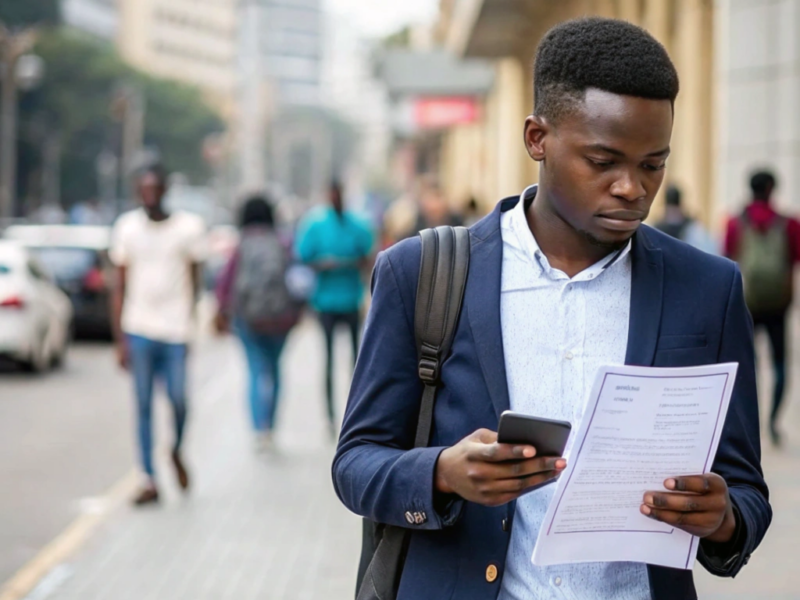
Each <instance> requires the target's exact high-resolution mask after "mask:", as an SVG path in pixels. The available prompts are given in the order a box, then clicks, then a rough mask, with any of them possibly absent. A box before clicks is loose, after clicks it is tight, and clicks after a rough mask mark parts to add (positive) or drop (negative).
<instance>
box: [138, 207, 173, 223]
mask: <svg viewBox="0 0 800 600" xmlns="http://www.w3.org/2000/svg"><path fill="white" fill-rule="evenodd" d="M144 212H145V214H146V215H147V218H148V219H150V220H151V221H155V222H156V223H160V222H161V221H166V220H167V219H169V213H168V212H166V211H165V210H164V209H163V208H161V207H160V206H159V207H158V208H154V209H151V210H148V209H145V211H144Z"/></svg>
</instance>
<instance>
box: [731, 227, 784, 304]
mask: <svg viewBox="0 0 800 600" xmlns="http://www.w3.org/2000/svg"><path fill="white" fill-rule="evenodd" d="M741 223H742V238H741V240H740V242H739V251H738V256H737V257H736V262H738V263H739V268H740V269H741V271H742V279H743V280H744V299H745V302H746V303H747V308H748V309H750V312H751V314H764V313H780V312H784V311H785V310H786V309H788V308H789V305H790V304H791V303H792V263H791V260H790V249H789V229H788V223H787V221H786V219H784V218H782V217H778V218H776V219H775V221H774V222H773V223H772V224H771V225H770V227H769V229H767V230H766V231H759V230H758V229H756V227H755V226H754V225H753V223H752V222H751V221H750V219H749V218H748V217H747V216H746V215H743V216H742V218H741Z"/></svg>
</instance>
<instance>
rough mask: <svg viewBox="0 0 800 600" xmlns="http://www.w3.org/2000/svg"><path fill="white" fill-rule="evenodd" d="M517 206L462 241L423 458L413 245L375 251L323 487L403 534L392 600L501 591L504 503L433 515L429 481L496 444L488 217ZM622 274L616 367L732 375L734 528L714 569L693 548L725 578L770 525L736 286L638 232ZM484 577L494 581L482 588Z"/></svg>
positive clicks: (705, 264)
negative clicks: (625, 327)
mask: <svg viewBox="0 0 800 600" xmlns="http://www.w3.org/2000/svg"><path fill="white" fill-rule="evenodd" d="M518 201H519V199H518V198H508V199H506V200H504V201H502V202H501V203H500V204H498V206H497V208H496V209H495V210H494V212H493V213H492V214H490V215H489V216H487V217H486V218H484V219H483V220H481V221H480V222H479V223H477V224H475V225H474V226H473V227H472V228H471V248H472V258H471V263H470V272H469V279H468V282H467V288H466V292H465V298H464V307H463V309H462V313H461V317H460V320H459V323H458V326H457V329H456V334H455V339H454V342H453V346H452V349H451V353H450V355H449V357H448V358H447V359H446V361H445V362H444V364H443V368H442V385H441V389H440V390H439V393H438V396H437V399H436V408H435V413H434V423H433V430H432V434H431V442H430V446H429V447H428V448H421V449H412V448H413V445H414V433H415V430H416V422H417V416H418V411H419V404H420V399H421V395H422V384H421V383H420V381H419V379H418V377H417V351H416V347H415V343H414V301H415V296H416V289H417V280H418V277H419V262H420V252H421V249H420V248H421V246H420V242H419V238H414V239H410V240H405V241H403V242H401V243H399V244H397V245H396V246H394V247H392V248H390V249H389V250H387V251H386V252H383V253H382V254H381V255H380V256H379V257H378V261H377V264H376V266H375V271H374V274H373V284H372V291H373V299H372V306H371V309H370V312H369V316H368V318H367V323H366V329H365V333H364V339H363V342H362V347H361V352H360V355H359V358H358V364H357V366H356V370H355V375H354V379H353V383H352V387H351V390H350V397H349V401H348V405H347V411H346V413H345V418H344V424H343V427H342V433H341V437H340V440H339V446H338V448H337V452H336V456H335V458H334V462H333V481H334V487H335V489H336V493H337V494H338V495H339V498H340V499H341V500H342V502H343V503H344V504H345V505H346V506H347V507H348V508H349V509H350V510H352V511H353V512H355V513H357V514H359V515H362V516H365V517H368V518H370V519H372V520H374V521H378V522H381V523H389V524H391V525H398V526H402V527H408V528H411V529H413V534H412V537H411V542H410V546H409V549H408V556H407V560H406V564H405V569H404V571H403V576H402V580H401V584H400V592H399V600H428V599H429V600H447V599H457V600H489V599H494V598H496V597H497V594H498V592H499V590H500V582H501V579H502V574H503V569H504V565H505V559H506V550H507V547H508V543H509V538H510V531H511V527H512V526H513V519H514V509H515V503H513V502H512V503H509V504H507V505H505V506H500V507H493V508H490V507H485V506H480V505H478V504H474V503H471V502H466V501H464V500H461V499H458V500H455V501H450V502H449V503H444V502H442V499H441V497H440V496H439V495H438V494H436V495H435V494H434V468H435V465H436V460H437V458H438V456H439V453H440V452H441V451H442V450H443V449H444V448H446V447H448V446H452V445H454V444H456V443H457V442H458V441H459V440H461V439H462V438H464V437H465V436H467V435H469V434H470V433H472V432H473V431H475V430H476V429H479V428H482V427H485V428H487V429H491V430H493V431H496V430H497V424H498V419H499V415H500V413H502V412H503V411H504V410H507V409H508V408H509V396H508V385H507V382H506V370H505V362H504V356H503V339H502V335H501V328H500V271H501V264H502V248H503V245H502V239H501V235H500V215H501V213H502V212H505V211H507V210H509V209H510V208H512V207H513V206H515V205H516V203H517V202H518ZM632 261H633V263H632V264H633V274H632V284H631V286H632V290H631V314H630V333H629V339H628V348H627V354H626V363H627V364H630V365H652V366H658V367H684V366H693V365H703V364H713V363H721V362H734V361H735V362H738V363H739V371H738V375H737V378H736V385H735V387H734V391H733V398H732V399H731V404H730V409H729V411H728V416H727V419H726V421H725V427H724V430H723V433H722V439H721V441H720V445H719V451H718V453H717V456H716V460H715V462H714V465H713V471H714V472H715V473H718V474H720V475H721V476H722V477H724V478H725V480H726V481H727V483H728V487H729V489H730V496H731V499H732V501H733V503H734V505H735V508H736V509H737V512H738V515H739V516H740V519H739V522H740V523H741V527H740V528H738V530H737V532H738V533H737V536H736V542H735V543H734V546H735V548H733V549H731V548H727V549H726V550H727V552H728V555H727V556H723V557H720V556H718V555H716V554H714V553H713V552H712V550H711V548H710V547H709V546H706V545H704V544H701V549H700V552H699V555H698V558H699V561H700V562H701V563H702V564H703V565H704V566H705V567H706V568H707V569H708V570H709V571H711V572H712V573H714V574H716V575H720V576H734V575H736V573H738V571H739V569H741V568H742V566H743V565H744V564H745V563H746V562H747V560H748V558H749V556H750V553H751V552H753V550H754V549H755V548H756V547H757V546H758V544H759V543H760V542H761V539H762V538H763V537H764V534H765V532H766V530H767V527H768V526H769V523H770V520H771V518H772V511H771V508H770V505H769V502H768V491H767V486H766V483H765V482H764V478H763V475H762V472H761V465H760V460H761V450H760V442H759V425H758V405H757V399H756V380H755V367H754V359H753V333H752V321H751V319H750V316H749V314H748V312H747V309H746V307H745V303H744V296H743V292H742V281H741V275H740V274H739V270H738V268H737V267H736V265H735V264H734V263H732V262H730V261H728V260H727V259H724V258H719V257H715V256H711V255H708V254H705V253H703V252H700V251H699V250H695V249H693V248H691V247H690V246H688V245H686V244H683V243H681V242H678V241H676V240H674V239H672V238H670V237H668V236H666V235H664V234H662V233H660V232H658V231H656V230H654V229H651V228H650V227H647V226H642V227H641V228H640V229H639V231H638V232H637V233H636V234H635V236H634V238H633V249H632ZM531 310H536V307H531ZM409 521H411V523H409ZM489 565H494V566H495V567H496V568H497V569H498V572H499V574H500V576H499V577H497V578H496V579H495V580H494V581H492V582H489V581H487V577H486V572H487V567H488V566H489ZM648 573H649V578H650V589H651V592H652V597H653V599H654V600H673V599H674V600H685V599H687V598H696V592H695V589H694V583H693V580H692V572H691V571H683V570H677V569H668V568H664V567H657V566H648Z"/></svg>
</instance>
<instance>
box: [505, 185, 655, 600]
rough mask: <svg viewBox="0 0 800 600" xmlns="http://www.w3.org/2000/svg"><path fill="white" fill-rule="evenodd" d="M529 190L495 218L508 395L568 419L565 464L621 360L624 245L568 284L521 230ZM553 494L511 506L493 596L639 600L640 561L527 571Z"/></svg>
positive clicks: (626, 298)
mask: <svg viewBox="0 0 800 600" xmlns="http://www.w3.org/2000/svg"><path fill="white" fill-rule="evenodd" d="M532 194H535V187H533V186H532V187H531V188H528V189H527V190H525V192H523V194H522V199H521V201H520V202H519V203H518V204H517V206H515V207H514V208H513V209H512V210H510V211H508V212H507V213H505V214H503V216H502V217H501V232H502V238H503V266H502V269H503V271H502V283H501V297H500V316H501V317H500V318H501V323H502V335H503V348H504V353H505V365H506V376H507V379H508V391H509V397H510V401H511V409H512V410H515V411H518V412H521V413H525V414H529V415H535V416H538V417H546V418H549V419H559V420H564V421H569V422H570V423H572V431H573V436H572V437H571V438H570V441H569V442H568V445H567V450H566V452H565V455H566V457H567V460H569V451H570V448H571V445H572V440H573V438H574V432H575V431H576V430H577V428H578V424H579V423H580V420H581V418H582V416H583V410H584V404H585V402H586V399H587V398H588V396H589V392H590V389H591V386H592V383H593V382H594V377H595V373H596V372H597V368H598V367H600V366H602V365H609V364H623V363H624V362H625V352H626V350H627V344H628V319H629V317H630V296H631V255H630V249H631V244H630V243H629V244H628V246H627V247H626V248H625V249H623V250H622V251H621V252H617V253H612V254H611V255H609V256H607V257H606V258H604V259H603V260H601V261H600V262H598V263H597V264H595V265H593V266H591V267H589V268H588V269H586V270H585V271H583V272H581V273H579V274H577V275H576V276H575V277H573V278H572V279H570V278H569V277H568V276H567V275H566V274H565V273H564V272H562V271H559V270H558V269H554V268H553V267H551V266H550V264H549V263H548V261H547V257H545V255H544V254H543V253H542V251H541V250H540V249H539V246H538V245H537V243H536V240H535V239H534V237H533V234H532V233H531V231H530V228H529V227H528V223H527V219H526V217H525V208H524V206H525V198H526V197H528V198H530V195H532ZM526 195H527V196H526ZM554 491H555V485H554V484H551V485H548V486H545V487H544V488H542V489H539V490H536V491H534V492H531V493H529V494H527V495H525V496H523V497H521V498H520V499H519V500H518V501H517V508H516V513H515V516H514V521H513V527H512V530H511V542H510V544H509V548H508V554H507V556H506V569H505V573H504V575H503V581H502V588H501V591H500V595H499V597H498V600H545V599H547V600H550V599H553V600H555V599H558V600H562V599H564V600H612V599H613V600H649V599H650V585H649V582H648V578H647V568H646V566H645V565H644V564H640V563H586V564H573V565H558V566H551V567H537V566H534V565H533V563H532V562H531V556H532V554H533V548H534V546H535V544H536V538H537V536H538V533H539V527H540V526H541V524H542V521H543V520H544V516H545V513H546V511H547V507H548V505H549V504H550V500H551V498H552V496H553V492H554Z"/></svg>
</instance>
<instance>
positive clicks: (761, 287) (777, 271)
mask: <svg viewBox="0 0 800 600" xmlns="http://www.w3.org/2000/svg"><path fill="white" fill-rule="evenodd" d="M775 187H776V180H775V176H774V175H773V174H772V173H771V172H770V171H759V172H757V173H754V174H753V175H752V177H751V178H750V189H751V191H752V200H751V202H750V204H749V205H748V206H747V207H746V208H745V210H744V212H743V213H742V214H741V215H740V216H738V217H734V218H732V219H731V220H730V221H729V222H728V230H727V235H726V237H725V255H726V256H727V257H728V258H731V259H733V260H735V261H736V262H738V263H739V267H740V268H741V270H742V277H743V278H744V292H745V300H746V301H747V307H748V308H749V309H750V314H751V315H752V316H753V325H754V326H755V328H756V330H759V329H763V330H765V331H766V333H767V335H768V336H769V341H770V346H771V347H772V367H773V373H774V377H775V382H774V388H773V393H772V409H771V410H770V418H769V432H770V436H771V437H772V442H773V443H774V444H775V445H779V444H780V442H781V435H780V431H779V429H778V416H779V414H780V410H781V406H782V404H783V398H784V392H785V389H786V377H787V371H786V347H787V339H786V337H787V331H786V317H787V315H788V312H789V308H790V307H791V304H792V291H793V289H794V275H793V271H794V265H796V264H797V263H798V262H800V223H798V221H797V220H795V219H793V218H791V217H788V216H785V215H782V214H780V213H779V212H777V211H776V210H775V209H774V207H773V206H772V194H773V192H774V190H775Z"/></svg>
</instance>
